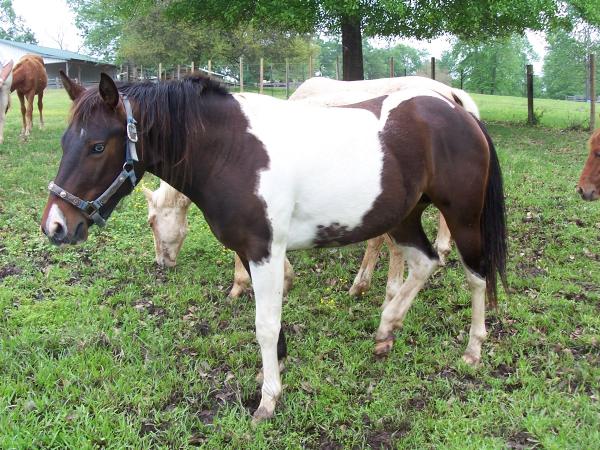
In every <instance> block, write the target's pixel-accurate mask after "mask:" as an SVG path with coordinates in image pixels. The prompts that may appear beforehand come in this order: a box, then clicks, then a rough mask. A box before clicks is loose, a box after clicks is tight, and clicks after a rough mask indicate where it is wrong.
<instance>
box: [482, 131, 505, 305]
mask: <svg viewBox="0 0 600 450" xmlns="http://www.w3.org/2000/svg"><path fill="white" fill-rule="evenodd" d="M477 123H478V124H479V128H481V131H482V132H483V134H484V135H485V138H486V140H487V143H488V147H489V149H490V165H489V168H488V185H487V189H486V192H485V203H484V205H483V212H482V215H481V236H482V238H483V257H484V270H485V280H486V287H487V298H488V305H489V306H491V307H492V308H495V307H496V305H497V304H498V302H497V299H498V294H497V290H496V283H497V280H498V278H497V275H500V281H501V282H502V286H503V287H504V290H505V291H508V283H507V281H506V258H507V252H508V251H507V238H506V209H505V206H504V187H503V184H502V171H501V170H500V163H499V162H498V155H497V154H496V148H495V147H494V143H493V142H492V138H491V137H490V135H489V133H488V131H487V129H486V127H485V125H484V124H483V123H482V122H481V121H479V120H478V121H477Z"/></svg>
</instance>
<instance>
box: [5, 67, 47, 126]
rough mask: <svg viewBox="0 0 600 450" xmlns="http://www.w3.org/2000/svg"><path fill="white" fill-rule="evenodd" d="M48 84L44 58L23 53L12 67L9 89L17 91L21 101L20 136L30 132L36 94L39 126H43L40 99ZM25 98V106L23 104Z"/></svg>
mask: <svg viewBox="0 0 600 450" xmlns="http://www.w3.org/2000/svg"><path fill="white" fill-rule="evenodd" d="M47 84H48V75H47V74H46V68H45V67H44V60H43V59H42V57H41V56H37V55H25V56H23V57H22V58H21V59H20V60H19V62H18V63H17V64H16V65H15V68H14V69H13V82H12V86H11V88H10V91H11V92H13V91H17V95H18V96H19V101H20V102H21V115H22V117H23V128H22V129H21V136H23V137H27V136H29V135H30V134H31V128H32V126H33V125H32V122H33V100H34V98H35V96H36V95H37V96H38V102H37V104H38V110H39V111H40V128H43V127H44V116H43V114H42V109H43V108H44V106H43V103H42V99H43V98H44V89H46V86H47ZM25 100H27V106H26V105H25Z"/></svg>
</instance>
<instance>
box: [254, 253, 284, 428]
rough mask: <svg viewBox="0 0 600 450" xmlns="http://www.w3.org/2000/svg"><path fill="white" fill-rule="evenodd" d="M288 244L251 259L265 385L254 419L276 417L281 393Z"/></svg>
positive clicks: (257, 332) (257, 420)
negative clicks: (280, 351)
mask: <svg viewBox="0 0 600 450" xmlns="http://www.w3.org/2000/svg"><path fill="white" fill-rule="evenodd" d="M284 261H285V245H281V244H280V245H277V244H272V245H271V255H270V256H269V258H268V259H266V260H262V261H258V262H253V261H251V262H250V273H251V274H252V284H253V286H254V295H255V298H256V338H257V340H258V343H259V345H260V352H261V356H262V364H263V384H262V397H261V399H260V405H259V406H258V409H257V410H256V411H255V412H254V418H253V422H255V423H256V422H259V421H261V420H264V419H268V418H270V417H272V416H273V413H274V411H275V404H276V403H277V399H278V398H279V396H280V395H281V376H280V373H279V361H278V357H277V353H278V352H277V342H278V339H279V336H280V330H281V303H282V298H283V278H284Z"/></svg>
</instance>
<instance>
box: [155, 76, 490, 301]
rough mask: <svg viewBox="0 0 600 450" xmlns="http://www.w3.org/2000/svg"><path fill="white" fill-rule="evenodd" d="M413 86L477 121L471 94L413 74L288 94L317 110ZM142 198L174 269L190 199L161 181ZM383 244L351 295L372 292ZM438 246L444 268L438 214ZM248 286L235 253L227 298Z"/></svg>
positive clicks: (398, 277)
mask: <svg viewBox="0 0 600 450" xmlns="http://www.w3.org/2000/svg"><path fill="white" fill-rule="evenodd" d="M413 88H424V89H430V90H434V91H435V92H438V93H439V94H441V95H443V96H444V97H446V98H448V99H452V100H454V101H456V102H457V103H459V104H461V105H462V106H463V107H464V108H465V109H466V110H467V111H468V112H470V113H471V114H473V115H474V116H475V117H477V118H478V119H479V109H478V108H477V105H476V104H475V102H474V101H473V99H472V98H471V97H470V96H469V94H467V93H466V92H465V91H463V90H461V89H456V88H451V87H450V86H447V85H445V84H443V83H440V82H439V81H435V80H432V79H430V78H424V77H413V76H411V77H401V78H382V79H378V80H366V81H337V80H331V79H329V78H322V77H315V78H310V79H308V80H307V81H305V82H304V83H302V84H301V85H300V86H299V87H298V89H297V90H296V91H295V92H294V93H293V94H292V95H291V96H290V101H296V102H299V103H303V104H309V105H317V106H342V105H349V104H353V103H359V102H362V101H365V100H369V99H371V98H374V97H380V96H383V95H388V94H391V93H394V92H397V91H401V90H407V89H413ZM144 195H145V196H146V200H147V202H148V223H149V224H150V226H151V227H152V233H153V236H154V246H155V250H156V262H157V264H158V265H160V266H167V267H173V266H175V265H176V263H177V255H178V253H179V250H180V249H181V246H182V244H183V241H184V240H185V238H186V235H187V230H188V227H187V210H188V208H189V206H190V201H189V199H188V198H187V197H185V196H184V195H183V194H181V193H180V192H179V191H177V190H176V189H174V188H173V187H171V186H170V185H169V184H168V183H166V182H164V181H161V183H160V188H159V189H158V190H156V191H155V192H152V191H151V190H149V189H147V188H144ZM385 241H386V237H384V236H379V237H377V238H374V239H370V240H369V241H368V242H367V248H366V251H365V254H364V257H363V261H362V264H361V266H360V269H359V271H358V273H357V275H356V277H355V279H354V282H353V284H352V287H351V288H350V290H349V293H350V295H353V296H358V295H361V294H364V293H365V292H366V291H367V290H368V289H369V288H370V286H371V280H372V277H373V272H374V270H375V265H376V264H377V259H378V258H379V253H380V250H381V247H382V246H383V243H384V242H385ZM389 244H390V243H389V242H388V245H387V247H388V251H389V255H390V263H389V269H388V281H387V287H386V299H387V300H390V299H391V298H392V297H393V296H394V295H395V293H396V291H397V290H398V289H399V288H400V286H401V285H402V281H403V276H404V257H403V255H402V252H400V251H399V250H398V247H397V246H396V245H389ZM434 247H435V248H436V249H437V251H438V254H439V256H440V261H441V264H444V262H445V258H446V256H447V255H448V253H449V252H450V249H451V236H450V231H449V230H448V226H447V225H446V222H445V220H444V217H443V216H442V214H440V215H439V228H438V235H437V238H436V240H435V243H434ZM293 279H294V272H293V268H292V266H291V265H290V263H289V261H288V260H287V259H286V265H285V292H287V291H288V290H289V289H290V288H291V285H292V282H293ZM249 288H250V275H248V272H247V271H246V269H245V268H244V265H243V264H242V262H241V261H240V259H239V258H238V256H237V255H236V256H235V272H234V281H233V287H232V288H231V291H230V293H229V296H230V297H232V298H237V297H239V296H240V295H241V294H242V293H244V292H245V291H247V290H248V289H249Z"/></svg>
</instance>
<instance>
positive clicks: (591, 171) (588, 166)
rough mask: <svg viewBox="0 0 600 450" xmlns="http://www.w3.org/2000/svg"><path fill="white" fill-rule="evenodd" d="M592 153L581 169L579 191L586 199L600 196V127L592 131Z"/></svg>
mask: <svg viewBox="0 0 600 450" xmlns="http://www.w3.org/2000/svg"><path fill="white" fill-rule="evenodd" d="M588 145H589V147H590V153H589V155H588V158H587V161H586V162H585V165H584V166H583V170H582V171H581V176H580V177H579V183H577V192H578V193H579V195H581V198H583V199H584V200H590V201H592V200H598V199H599V198H600V128H599V129H597V130H596V131H594V133H592V137H590V140H589V143H588Z"/></svg>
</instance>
